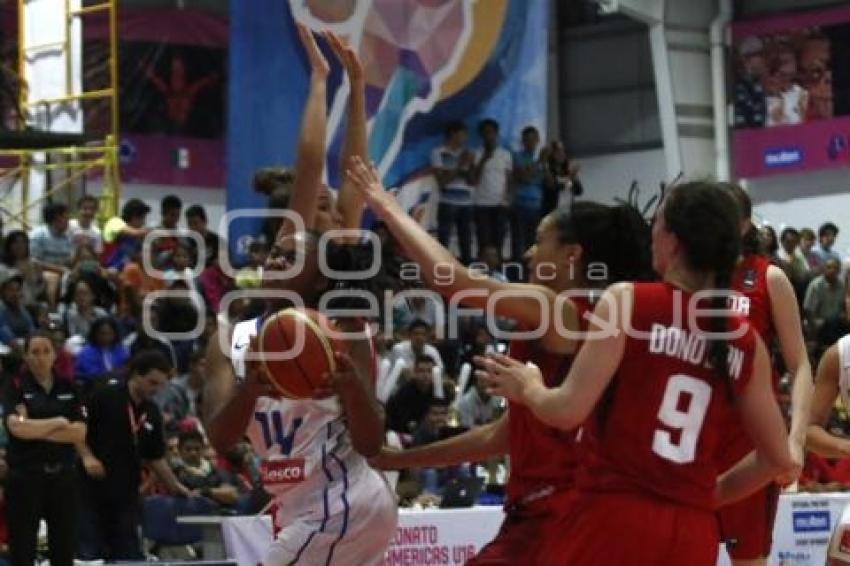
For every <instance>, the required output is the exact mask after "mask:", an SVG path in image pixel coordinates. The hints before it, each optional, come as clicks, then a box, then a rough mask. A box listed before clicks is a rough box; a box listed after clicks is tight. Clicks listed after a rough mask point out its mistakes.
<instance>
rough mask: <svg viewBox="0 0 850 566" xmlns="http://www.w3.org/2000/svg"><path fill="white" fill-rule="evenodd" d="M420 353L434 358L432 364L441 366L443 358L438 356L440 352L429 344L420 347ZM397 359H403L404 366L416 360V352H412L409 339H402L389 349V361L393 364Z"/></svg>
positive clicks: (408, 365)
mask: <svg viewBox="0 0 850 566" xmlns="http://www.w3.org/2000/svg"><path fill="white" fill-rule="evenodd" d="M422 355H423V356H428V357H429V358H431V359H432V360H434V365H436V366H437V367H439V368H442V367H443V358H442V356H440V352H439V351H438V350H437V348H435V347H434V346H432V345H431V344H425V345H424V346H423V347H422ZM398 359H401V360H404V364H405V366H406V367H408V368H412V367H413V364H414V362H415V361H416V354H414V353H413V346H411V345H410V340H402V341H401V342H399V343H398V344H396V345H395V346H393V348H392V350H390V362H392V364H395V361H396V360H398Z"/></svg>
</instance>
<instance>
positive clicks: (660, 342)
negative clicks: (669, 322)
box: [649, 324, 744, 379]
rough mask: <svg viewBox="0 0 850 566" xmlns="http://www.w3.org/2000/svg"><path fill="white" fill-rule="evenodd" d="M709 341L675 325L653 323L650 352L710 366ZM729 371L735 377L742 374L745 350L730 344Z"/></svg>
mask: <svg viewBox="0 0 850 566" xmlns="http://www.w3.org/2000/svg"><path fill="white" fill-rule="evenodd" d="M707 350H708V341H707V340H706V339H705V337H704V336H700V335H699V334H692V333H690V332H688V331H687V330H684V329H682V328H676V327H675V326H664V325H661V324H653V325H652V330H651V331H650V337H649V353H650V354H660V355H663V356H667V357H670V358H675V359H678V360H682V361H683V362H687V363H689V364H693V365H695V366H699V365H701V366H705V367H710V364H709V362H708V360H707V359H706V357H707ZM728 362H729V373H730V375H731V376H732V377H733V378H734V379H738V378H739V377H740V376H741V370H742V368H743V365H744V352H743V350H741V349H740V348H736V347H734V346H731V345H730V346H729V357H728Z"/></svg>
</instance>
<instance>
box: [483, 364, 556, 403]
mask: <svg viewBox="0 0 850 566" xmlns="http://www.w3.org/2000/svg"><path fill="white" fill-rule="evenodd" d="M474 361H475V365H476V366H478V367H479V368H481V369H479V370H476V372H475V375H476V377H477V378H478V379H481V380H482V381H483V382H484V384H485V386H486V387H487V390H488V391H489V392H490V394H491V395H496V396H499V397H505V398H506V399H509V400H511V401H515V402H517V403H522V404H527V401H528V399H529V397H530V395H532V394H533V392H534V390H535V389H536V388H545V385H544V383H543V374H541V373H540V368H538V367H537V366H536V365H534V364H524V363H522V362H520V361H518V360H515V359H513V358H510V357H508V356H505V355H503V354H497V353H491V354H488V355H487V356H476V357H475V359H474Z"/></svg>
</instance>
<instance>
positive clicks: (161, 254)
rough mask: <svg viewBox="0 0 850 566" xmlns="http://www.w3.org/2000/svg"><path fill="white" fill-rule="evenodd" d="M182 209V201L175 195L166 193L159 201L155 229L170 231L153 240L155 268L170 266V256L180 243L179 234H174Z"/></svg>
mask: <svg viewBox="0 0 850 566" xmlns="http://www.w3.org/2000/svg"><path fill="white" fill-rule="evenodd" d="M182 210H183V201H181V200H180V197H177V196H175V195H168V196H166V197H165V198H163V199H162V202H161V203H160V225H159V227H158V228H157V230H166V231H168V232H171V235H168V236H164V235H163V236H158V237H157V238H156V239H155V240H154V241H153V257H154V261H155V263H154V266H155V267H156V268H157V269H162V270H165V269H168V268H169V267H171V256H172V254H173V253H174V252H175V250H176V249H177V246H178V244H179V243H180V236H178V235H177V234H175V232H177V231H178V230H179V226H178V225H177V224H178V223H179V222H180V213H181V211H182Z"/></svg>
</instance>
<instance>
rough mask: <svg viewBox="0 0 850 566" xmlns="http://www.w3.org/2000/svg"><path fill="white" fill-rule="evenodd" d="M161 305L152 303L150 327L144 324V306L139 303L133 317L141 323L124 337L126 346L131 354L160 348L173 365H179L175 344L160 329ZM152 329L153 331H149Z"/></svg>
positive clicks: (149, 314) (149, 310) (149, 312)
mask: <svg viewBox="0 0 850 566" xmlns="http://www.w3.org/2000/svg"><path fill="white" fill-rule="evenodd" d="M159 311H160V306H159V305H157V304H156V303H154V304H152V305H151V306H150V308H149V309H148V317H149V319H148V320H149V322H150V327H149V328H148V327H147V326H146V325H145V324H142V322H143V321H142V306H141V305H138V306H137V309H136V311H135V312H134V314H133V318H134V319H135V320H137V321H139V324H138V325H137V326H136V329H135V330H134V331H133V332H131V333H129V334H128V335H127V336H126V337H125V338H124V341H123V343H124V347H125V348H126V349H127V351H128V352H129V353H130V356H131V357H132V356H135V355H136V354H139V353H141V352H143V351H145V350H158V351H159V352H161V353H162V355H164V356H165V357H166V358H168V360H169V361H170V362H171V365H172V367H175V368H176V367H177V353H176V352H175V351H174V346H173V345H172V344H171V342H169V341H168V340H166V339H165V338H163V337H162V336H160V334H159V332H158V329H159V327H160V325H159V319H160V315H159ZM148 329H150V330H151V331H152V332H150V333H149V332H148Z"/></svg>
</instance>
